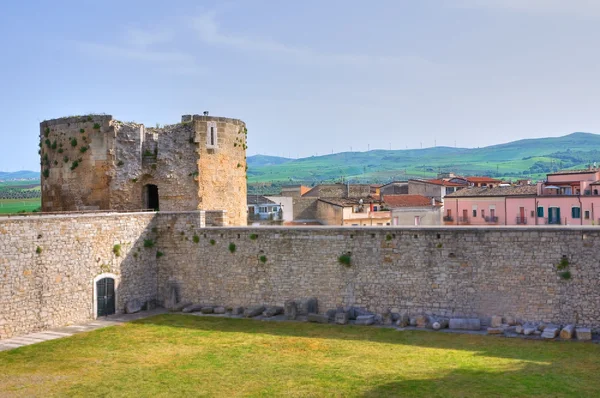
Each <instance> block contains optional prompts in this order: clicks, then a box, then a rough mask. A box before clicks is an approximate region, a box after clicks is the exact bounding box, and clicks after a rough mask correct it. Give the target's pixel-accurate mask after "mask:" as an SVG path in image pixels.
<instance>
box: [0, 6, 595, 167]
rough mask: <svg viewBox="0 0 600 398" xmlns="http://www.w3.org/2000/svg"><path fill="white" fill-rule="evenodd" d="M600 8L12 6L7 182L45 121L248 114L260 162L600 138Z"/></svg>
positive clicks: (3, 128) (2, 66)
mask: <svg viewBox="0 0 600 398" xmlns="http://www.w3.org/2000/svg"><path fill="white" fill-rule="evenodd" d="M599 42H600V1H597V0H570V1H564V0H419V1H412V0H411V1H408V0H406V1H405V0H380V1H372V2H364V1H354V0H343V1H342V0H339V1H338V0H331V1H327V0H303V1H276V0H271V1H267V0H253V1H250V0H247V1H177V0H173V1H170V2H167V1H164V0H162V1H152V0H145V1H134V0H129V1H123V0H121V1H109V0H105V1H84V0H79V1H61V0H54V1H37V2H34V1H25V0H24V1H16V0H13V1H10V0H7V1H3V2H2V4H1V5H0V50H1V54H2V57H1V58H0V87H1V88H2V91H1V96H0V119H1V121H2V123H1V124H0V137H1V138H2V140H1V141H0V142H1V148H2V149H1V151H0V170H4V171H13V170H19V169H33V170H37V169H38V168H39V166H38V164H39V160H38V155H37V143H38V134H39V122H40V121H42V120H45V119H51V118H56V117H61V116H65V115H74V114H86V113H109V114H112V115H113V116H115V117H116V118H117V119H121V120H134V121H138V122H142V123H145V124H146V125H150V126H154V125H155V124H156V123H161V124H170V123H174V122H177V121H178V120H179V119H180V116H181V115H182V114H186V113H201V112H202V111H204V110H209V111H210V113H211V115H218V116H227V117H234V118H240V119H243V120H244V121H245V122H246V123H247V125H248V137H249V149H248V154H249V155H253V154H256V153H263V154H270V155H281V156H292V157H297V156H310V155H314V154H321V155H322V154H327V153H331V151H335V152H339V151H348V150H350V147H352V149H353V150H355V151H364V150H367V148H370V149H375V148H384V149H387V148H390V147H391V148H393V149H404V148H419V147H420V146H421V145H423V147H429V146H433V145H434V142H436V143H437V145H447V146H454V145H457V146H459V147H477V146H485V145H490V144H496V143H502V142H507V141H512V140H516V139H520V138H531V137H545V136H558V135H564V134H568V133H571V132H574V131H588V132H600V93H599V89H600V84H599V83H600V74H599V73H598V64H599V61H600V55H599V51H598V43H599Z"/></svg>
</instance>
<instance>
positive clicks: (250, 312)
mask: <svg viewBox="0 0 600 398" xmlns="http://www.w3.org/2000/svg"><path fill="white" fill-rule="evenodd" d="M264 310H265V307H264V306H262V305H257V306H254V307H249V308H246V310H245V311H244V316H245V317H246V318H254V317H255V316H259V315H262V313H263V312H264Z"/></svg>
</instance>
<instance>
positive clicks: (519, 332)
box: [515, 325, 524, 334]
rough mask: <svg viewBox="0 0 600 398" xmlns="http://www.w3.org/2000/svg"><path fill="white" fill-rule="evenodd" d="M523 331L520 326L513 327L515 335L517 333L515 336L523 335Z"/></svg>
mask: <svg viewBox="0 0 600 398" xmlns="http://www.w3.org/2000/svg"><path fill="white" fill-rule="evenodd" d="M523 330H524V328H523V326H521V325H517V326H516V327H515V333H517V334H523Z"/></svg>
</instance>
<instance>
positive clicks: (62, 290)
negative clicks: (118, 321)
mask: <svg viewBox="0 0 600 398" xmlns="http://www.w3.org/2000/svg"><path fill="white" fill-rule="evenodd" d="M190 218H191V217H190ZM153 219H154V214H153V213H137V214H132V213H130V214H122V215H114V214H113V215H108V214H107V215H98V214H95V215H90V216H87V215H86V216H84V215H71V216H58V217H57V216H36V217H27V218H20V219H19V218H10V219H6V218H4V219H3V218H0V303H2V304H1V305H0V338H6V337H10V336H14V335H20V334H24V333H29V332H33V331H38V330H43V329H48V328H52V327H58V326H63V325H67V324H71V323H74V322H83V321H87V320H90V319H93V314H94V308H93V280H94V278H95V277H96V276H98V275H100V274H103V273H113V274H116V275H117V276H118V279H119V285H118V289H117V303H116V308H117V311H122V310H123V308H124V306H125V303H126V302H127V301H128V300H131V299H133V298H137V299H139V300H142V302H144V301H147V300H151V299H154V298H156V291H157V285H156V283H157V279H156V276H157V268H156V249H155V248H150V249H149V248H145V247H144V239H153V240H156V236H155V234H153V233H152V223H153ZM117 244H119V245H121V248H120V255H119V256H117V255H116V254H115V253H114V251H113V250H114V247H115V245H117ZM38 248H39V249H38ZM38 251H39V253H38Z"/></svg>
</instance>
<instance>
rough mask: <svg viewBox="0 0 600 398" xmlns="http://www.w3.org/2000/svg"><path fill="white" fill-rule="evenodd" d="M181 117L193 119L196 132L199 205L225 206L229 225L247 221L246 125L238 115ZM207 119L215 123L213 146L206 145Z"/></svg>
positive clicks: (202, 207) (210, 206)
mask: <svg viewBox="0 0 600 398" xmlns="http://www.w3.org/2000/svg"><path fill="white" fill-rule="evenodd" d="M190 118H191V119H190ZM183 120H192V123H193V125H194V130H195V132H196V136H195V142H196V143H197V144H198V169H197V170H198V173H199V174H198V197H199V201H200V204H199V208H201V209H203V210H227V222H228V223H229V224H228V225H237V226H240V225H246V224H247V201H246V193H247V187H246V169H247V167H246V148H247V146H246V132H247V131H246V125H245V124H244V122H242V121H241V120H237V119H229V118H224V117H212V116H200V115H193V116H187V117H186V116H184V119H183ZM208 123H214V124H215V125H216V131H217V137H216V138H217V142H216V146H214V147H210V146H209V145H207V144H208V142H207V141H208V138H207V135H208V131H209V130H208Z"/></svg>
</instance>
